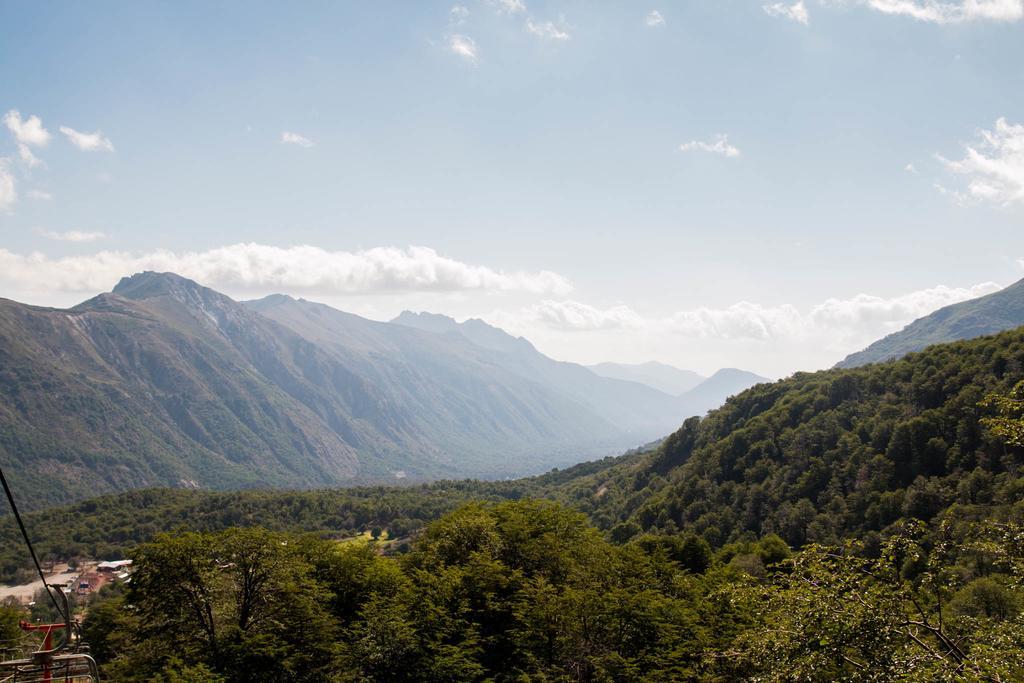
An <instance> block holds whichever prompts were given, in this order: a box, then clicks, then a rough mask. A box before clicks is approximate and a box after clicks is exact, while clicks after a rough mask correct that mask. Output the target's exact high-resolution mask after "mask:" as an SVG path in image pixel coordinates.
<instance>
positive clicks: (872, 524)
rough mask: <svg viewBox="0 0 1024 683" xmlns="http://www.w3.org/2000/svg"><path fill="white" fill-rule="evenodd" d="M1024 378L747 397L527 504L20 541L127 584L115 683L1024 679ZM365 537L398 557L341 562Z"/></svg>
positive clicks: (99, 628)
mask: <svg viewBox="0 0 1024 683" xmlns="http://www.w3.org/2000/svg"><path fill="white" fill-rule="evenodd" d="M1022 380H1024V330H1016V331H1011V332H1007V333H1003V334H1000V335H998V336H995V337H987V338H982V339H977V340H972V341H968V342H960V343H956V344H950V345H945V346H937V347H932V348H930V349H927V350H925V351H923V352H921V353H917V354H912V355H910V356H908V357H906V358H905V359H903V360H900V361H896V362H891V363H885V364H879V365H871V366H865V367H862V368H856V369H851V370H831V371H825V372H819V373H800V374H797V375H795V376H793V377H791V378H789V379H786V380H783V381H780V382H776V383H774V384H766V385H760V386H757V387H755V388H753V389H750V390H748V391H746V392H743V393H742V394H740V395H739V396H736V397H734V398H733V399H730V400H729V401H728V403H727V404H726V405H725V406H724V407H723V408H721V409H719V410H717V411H713V412H712V413H710V414H709V415H708V416H707V417H705V418H704V419H690V420H687V421H686V422H685V423H684V424H683V426H682V427H681V428H680V429H679V430H678V431H677V432H676V433H674V434H672V435H671V436H670V437H668V438H667V439H666V440H665V441H664V442H663V443H662V444H661V445H659V446H658V447H656V448H653V449H650V450H645V451H639V452H635V453H630V454H626V455H624V456H621V457H618V458H608V459H605V460H603V461H599V462H595V463H587V464H584V465H580V466H578V467H575V468H569V469H566V470H562V471H554V472H551V473H549V474H547V475H544V476H541V477H536V478H532V479H523V480H515V481H508V482H470V481H467V482H445V483H438V484H432V485H427V486H417V487H409V488H402V489H392V488H364V489H353V490H342V491H317V492H252V491H250V492H241V493H210V492H196V491H168V490H152V491H143V492H136V493H130V494H122V495H117V496H108V497H105V498H100V499H95V500H92V501H87V502H85V503H81V504H78V505H76V506H73V507H70V508H61V509H56V510H50V511H43V512H39V513H34V514H32V515H30V516H29V517H28V522H29V526H30V527H31V529H32V531H33V533H34V534H36V535H37V536H38V537H39V539H40V540H39V544H40V547H41V548H42V549H43V550H44V552H45V553H46V554H48V555H49V556H51V557H53V558H56V557H68V556H72V555H75V554H83V555H98V556H112V555H115V554H120V553H122V552H125V551H126V550H127V551H128V552H130V553H131V554H132V556H133V557H134V558H135V559H136V573H135V575H134V577H133V580H132V582H131V584H130V585H129V587H128V590H127V592H124V593H122V594H110V595H108V596H106V597H105V598H103V599H101V600H100V601H99V602H98V603H97V604H95V605H93V606H92V608H91V609H90V611H89V617H88V619H87V622H86V625H87V632H88V634H89V638H90V640H91V641H92V644H93V646H94V648H95V650H94V651H95V652H96V654H97V656H98V657H99V658H100V659H101V661H103V662H104V665H105V667H107V670H108V671H109V672H112V673H111V675H113V676H114V677H115V679H116V680H154V679H156V680H161V677H162V680H167V681H184V680H188V681H199V680H209V681H219V680H227V681H241V680H339V681H340V680H585V681H600V680H720V681H726V680H738V679H749V680H787V681H788V680H865V681H866V680H892V679H898V678H905V679H911V680H992V681H997V680H999V681H1007V680H1016V678H1015V677H1016V676H1017V674H1018V673H1019V671H1021V670H1024V660H1022V657H1024V655H1022V653H1024V621H1022V618H1021V607H1022V605H1024V586H1022V585H1021V581H1022V578H1024V571H1022V570H1024V564H1022V563H1024V530H1022V522H1024V503H1022V502H1021V495H1020V492H1021V491H1022V490H1024V477H1021V472H1020V466H1021V464H1022V462H1024V432H1022V424H1024V422H1022V419H1024V389H1022V387H1024V385H1022V384H1021V382H1022ZM375 529H380V530H385V529H386V530H388V532H389V534H388V538H390V539H397V540H389V541H388V542H386V543H384V542H370V543H364V542H341V543H339V542H338V539H343V538H345V537H347V536H351V535H353V534H354V533H356V532H361V531H369V530H375ZM165 532H169V533H165ZM0 533H2V534H3V538H4V539H5V543H4V547H5V548H12V549H15V548H17V547H18V546H17V544H16V543H15V542H14V541H15V539H16V536H14V533H15V530H14V528H13V526H10V524H9V520H7V521H5V526H3V527H2V528H0ZM11 552H12V554H11V555H9V556H5V557H4V571H5V572H6V573H8V575H10V574H11V573H13V572H15V571H17V570H18V568H19V567H21V566H23V562H24V560H23V559H21V558H18V557H16V556H15V555H14V554H13V552H14V551H13V550H12V551H11ZM128 607H130V609H128ZM297 625H298V626H297ZM171 655H173V656H171Z"/></svg>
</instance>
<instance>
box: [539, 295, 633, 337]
mask: <svg viewBox="0 0 1024 683" xmlns="http://www.w3.org/2000/svg"><path fill="white" fill-rule="evenodd" d="M525 315H526V317H528V318H529V319H531V320H535V321H537V322H539V323H541V324H543V325H546V326H548V327H550V328H552V329H556V330H562V331H565V332H578V331H590V330H614V329H624V328H637V327H641V326H642V325H643V322H644V321H643V319H642V318H641V317H640V316H639V315H638V314H637V313H636V312H635V311H633V310H632V309H630V308H629V307H628V306H614V307H612V308H608V309H599V308H595V307H594V306H590V305H588V304H584V303H580V302H579V301H551V300H545V301H541V302H540V303H539V304H535V305H533V306H530V307H529V308H527V309H526V311H525Z"/></svg>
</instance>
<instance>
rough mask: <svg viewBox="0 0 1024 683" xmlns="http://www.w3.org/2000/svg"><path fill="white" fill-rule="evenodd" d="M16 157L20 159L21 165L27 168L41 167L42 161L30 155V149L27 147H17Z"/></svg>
mask: <svg viewBox="0 0 1024 683" xmlns="http://www.w3.org/2000/svg"><path fill="white" fill-rule="evenodd" d="M18 156H19V157H20V158H21V163H23V164H25V165H26V166H28V167H29V168H35V167H36V166H42V165H43V162H42V160H41V159H39V157H37V156H36V155H35V154H33V153H32V148H31V147H29V146H28V145H20V144H19V145H18Z"/></svg>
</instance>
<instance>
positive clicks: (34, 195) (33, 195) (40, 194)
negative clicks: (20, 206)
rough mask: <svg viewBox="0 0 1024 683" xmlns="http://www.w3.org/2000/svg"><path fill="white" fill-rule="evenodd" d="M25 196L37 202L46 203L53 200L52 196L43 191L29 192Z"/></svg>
mask: <svg viewBox="0 0 1024 683" xmlns="http://www.w3.org/2000/svg"><path fill="white" fill-rule="evenodd" d="M27 194H28V198H29V199H36V200H39V201H46V202H48V201H50V200H51V199H53V195H52V194H50V193H49V192H47V191H45V190H29V191H28V193H27Z"/></svg>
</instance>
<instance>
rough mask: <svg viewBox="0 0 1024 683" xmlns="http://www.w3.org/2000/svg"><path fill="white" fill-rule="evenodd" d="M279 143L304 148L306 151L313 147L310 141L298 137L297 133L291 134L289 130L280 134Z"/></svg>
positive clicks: (300, 136) (303, 137)
mask: <svg viewBox="0 0 1024 683" xmlns="http://www.w3.org/2000/svg"><path fill="white" fill-rule="evenodd" d="M281 142H282V143H284V144H286V145H298V146H299V147H305V148H306V149H309V148H310V147H312V146H313V141H312V140H310V139H309V138H307V137H305V136H303V135H299V134H298V133H293V132H292V131H290V130H286V131H284V132H283V133H281Z"/></svg>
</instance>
